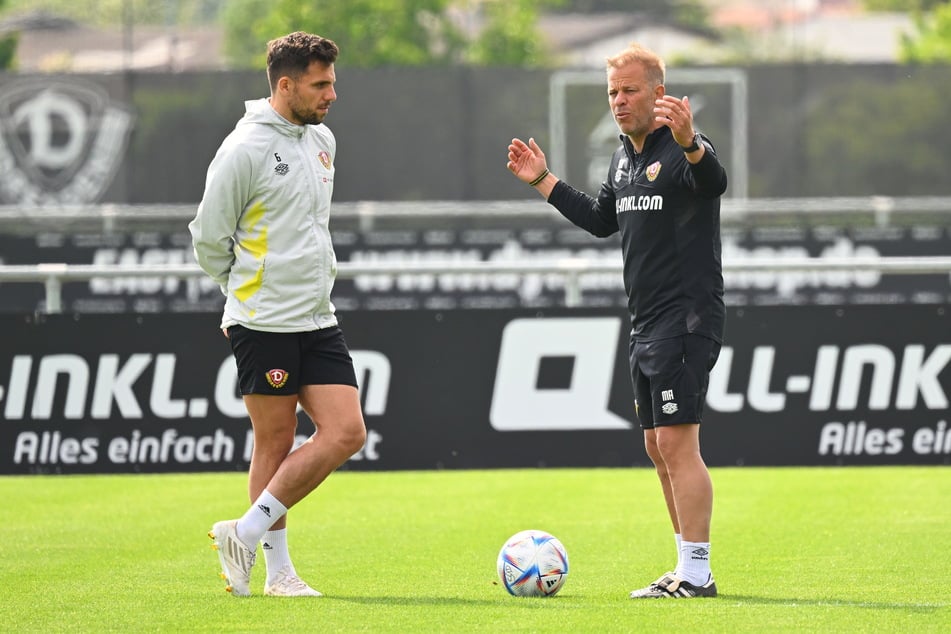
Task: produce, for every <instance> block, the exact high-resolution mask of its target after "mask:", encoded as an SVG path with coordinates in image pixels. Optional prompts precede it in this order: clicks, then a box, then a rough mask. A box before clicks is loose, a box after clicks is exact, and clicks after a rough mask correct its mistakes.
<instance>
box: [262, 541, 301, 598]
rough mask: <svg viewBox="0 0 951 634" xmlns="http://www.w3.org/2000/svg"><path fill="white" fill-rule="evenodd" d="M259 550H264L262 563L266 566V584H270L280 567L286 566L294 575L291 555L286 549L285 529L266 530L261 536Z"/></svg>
mask: <svg viewBox="0 0 951 634" xmlns="http://www.w3.org/2000/svg"><path fill="white" fill-rule="evenodd" d="M261 550H263V551H264V563H265V565H266V566H267V584H268V585H271V584H272V583H274V581H275V580H276V578H277V573H278V571H280V570H281V569H282V568H287V569H288V571H289V572H290V574H292V575H296V574H297V571H296V570H294V564H292V563H291V555H290V553H289V552H288V550H287V529H286V528H282V529H280V530H276V531H268V532H266V533H264V537H263V538H261Z"/></svg>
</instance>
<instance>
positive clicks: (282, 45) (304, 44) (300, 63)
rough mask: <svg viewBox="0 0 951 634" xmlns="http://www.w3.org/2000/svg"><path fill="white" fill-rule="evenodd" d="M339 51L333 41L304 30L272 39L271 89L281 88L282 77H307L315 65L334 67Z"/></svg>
mask: <svg viewBox="0 0 951 634" xmlns="http://www.w3.org/2000/svg"><path fill="white" fill-rule="evenodd" d="M339 52H340V49H338V48H337V45H336V44H335V43H334V42H333V40H328V39H327V38H325V37H320V36H319V35H314V34H312V33H304V32H303V31H295V32H294V33H288V34H287V35H285V36H284V37H279V38H277V39H275V40H271V41H270V42H268V43H267V79H268V82H269V83H270V84H271V90H274V89H275V88H276V87H277V80H278V79H280V78H281V77H284V76H288V77H293V78H295V79H296V78H298V77H300V76H301V75H303V74H304V73H305V72H307V67H308V66H310V64H311V62H320V63H322V64H325V65H327V66H329V65H331V64H333V63H334V62H335V61H337V54H338V53H339Z"/></svg>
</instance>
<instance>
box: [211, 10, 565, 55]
mask: <svg viewBox="0 0 951 634" xmlns="http://www.w3.org/2000/svg"><path fill="white" fill-rule="evenodd" d="M560 2H561V0H540V1H537V2H532V1H531V0H481V1H476V0H469V2H466V3H459V2H458V1H453V0H324V1H323V2H320V3H315V2H301V1H300V0H233V1H231V2H228V3H227V4H226V5H225V6H224V9H223V13H222V24H223V27H224V30H225V54H226V55H227V56H228V58H229V60H230V62H231V63H232V64H233V65H235V66H238V67H246V68H260V67H261V66H262V65H263V63H264V57H265V55H266V53H265V48H266V46H265V45H266V43H267V41H268V40H270V39H272V38H275V37H279V36H281V35H284V34H285V33H289V32H291V31H309V32H312V33H317V34H319V35H323V36H325V37H329V38H330V39H332V40H334V41H335V42H336V43H337V44H338V45H339V46H340V48H341V50H342V51H344V53H343V54H344V59H345V60H346V65H347V66H350V67H363V68H373V67H384V66H426V65H449V64H457V63H470V64H475V65H485V66H489V65H519V66H521V65H527V66H533V65H538V64H540V62H541V60H542V59H543V57H542V53H541V51H542V45H541V42H542V41H543V38H541V37H540V36H539V34H538V33H537V31H536V28H535V21H536V19H537V17H538V15H537V12H538V8H539V7H541V6H547V5H557V4H559V3H560ZM456 5H459V6H458V7H457V6H456ZM465 9H469V11H468V12H467V11H465ZM454 16H455V17H454ZM467 21H471V22H472V23H478V25H479V31H478V32H479V33H481V34H480V35H476V36H474V37H472V36H469V35H467V34H466V32H464V26H465V22H467ZM470 40H471V41H470Z"/></svg>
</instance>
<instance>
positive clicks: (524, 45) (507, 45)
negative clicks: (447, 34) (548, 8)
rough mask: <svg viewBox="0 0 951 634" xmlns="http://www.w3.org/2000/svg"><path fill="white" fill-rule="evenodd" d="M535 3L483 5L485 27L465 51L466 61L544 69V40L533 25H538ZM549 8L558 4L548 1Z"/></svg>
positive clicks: (510, 0) (516, 1)
mask: <svg viewBox="0 0 951 634" xmlns="http://www.w3.org/2000/svg"><path fill="white" fill-rule="evenodd" d="M544 4H546V3H544V2H538V1H536V0H507V1H503V2H499V1H495V2H491V3H485V4H484V7H485V8H484V18H485V25H484V27H483V28H482V30H481V32H480V33H479V35H478V37H477V38H476V39H475V41H474V42H473V43H472V45H471V46H470V48H469V51H468V54H467V56H466V59H467V60H468V61H469V62H471V63H472V64H475V65H477V66H521V67H534V66H544V65H545V64H546V62H547V61H548V60H549V58H547V57H546V47H545V44H544V39H543V38H541V37H540V36H539V34H538V31H537V29H536V28H535V27H534V25H535V24H536V23H537V22H538V12H539V8H540V6H539V5H544ZM547 4H549V5H557V4H561V3H560V2H553V1H552V0H549V1H548V3H547Z"/></svg>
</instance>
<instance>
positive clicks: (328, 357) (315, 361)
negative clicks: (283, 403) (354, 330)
mask: <svg viewBox="0 0 951 634" xmlns="http://www.w3.org/2000/svg"><path fill="white" fill-rule="evenodd" d="M228 339H229V340H230V341H231V350H232V352H234V359H235V362H236V363H237V365H238V387H239V389H240V390H241V393H242V394H274V395H280V394H297V392H298V390H299V389H300V386H302V385H352V386H354V387H356V386H357V377H356V374H355V373H354V371H353V359H351V358H350V352H349V350H348V349H347V342H346V341H345V340H344V338H343V331H341V330H340V328H339V327H337V326H333V327H331V328H324V329H322V330H310V331H307V332H264V331H261V330H251V329H250V328H245V327H244V326H231V327H230V328H228Z"/></svg>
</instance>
